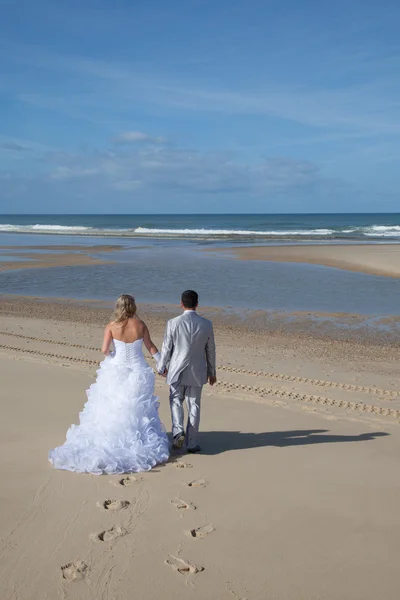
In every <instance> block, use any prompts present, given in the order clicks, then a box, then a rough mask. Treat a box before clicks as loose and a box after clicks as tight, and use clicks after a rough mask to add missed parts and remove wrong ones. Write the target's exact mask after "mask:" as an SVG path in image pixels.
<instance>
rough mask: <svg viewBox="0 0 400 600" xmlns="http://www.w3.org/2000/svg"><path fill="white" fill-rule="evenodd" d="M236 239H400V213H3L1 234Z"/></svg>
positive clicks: (0, 227) (0, 226)
mask: <svg viewBox="0 0 400 600" xmlns="http://www.w3.org/2000/svg"><path fill="white" fill-rule="evenodd" d="M1 232H3V233H31V234H33V233H36V234H44V233H47V234H49V233H51V234H53V235H79V236H97V237H119V238H121V237H124V238H143V237H153V238H154V237H157V238H165V237H175V238H183V239H199V240H211V241H212V240H224V239H228V240H229V241H230V242H232V241H235V240H237V241H252V240H256V241H257V242H260V241H263V240H265V241H270V242H271V241H279V240H285V241H288V240H293V241H299V240H304V241H306V240H307V241H309V240H313V241H320V242H321V241H322V242H329V241H335V242H338V241H366V240H368V241H373V240H376V241H379V240H385V241H389V240H393V241H400V213H397V214H310V215H299V214H286V215H246V214H243V215H206V214H204V215H201V214H200V215H0V233H1Z"/></svg>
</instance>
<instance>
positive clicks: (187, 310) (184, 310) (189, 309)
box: [183, 308, 196, 312]
mask: <svg viewBox="0 0 400 600" xmlns="http://www.w3.org/2000/svg"><path fill="white" fill-rule="evenodd" d="M183 312H196V309H195V308H184V309H183Z"/></svg>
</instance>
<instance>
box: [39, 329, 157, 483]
mask: <svg viewBox="0 0 400 600" xmlns="http://www.w3.org/2000/svg"><path fill="white" fill-rule="evenodd" d="M142 347H143V340H136V341H135V342H132V343H130V344H127V343H125V342H122V341H118V340H114V348H115V350H114V351H113V353H112V355H110V356H107V357H106V358H105V360H103V361H102V363H101V364H100V368H99V370H98V371H97V380H96V382H95V383H93V384H92V385H91V386H90V388H89V389H88V390H87V392H86V394H87V402H86V404H85V406H84V408H83V411H82V412H81V413H80V415H79V425H71V427H70V428H69V429H68V431H67V439H66V442H65V443H64V444H63V445H62V446H59V447H58V448H54V449H52V450H50V452H49V460H50V462H51V464H52V465H53V466H54V467H55V468H56V469H64V470H67V471H76V472H77V473H93V474H95V475H101V474H102V473H108V474H112V473H135V472H139V471H149V470H150V469H151V468H152V467H154V466H155V465H156V464H159V463H163V462H165V461H167V460H168V457H169V443H168V438H167V434H166V431H165V428H164V426H163V425H162V423H161V421H160V418H159V415H158V406H159V403H158V399H157V397H156V396H154V384H155V376H154V373H153V370H152V369H151V368H150V367H149V365H148V364H147V362H146V360H145V358H144V355H143V349H142Z"/></svg>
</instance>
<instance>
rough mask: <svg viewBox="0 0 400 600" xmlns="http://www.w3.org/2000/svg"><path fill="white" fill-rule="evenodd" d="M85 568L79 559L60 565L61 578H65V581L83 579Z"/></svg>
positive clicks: (86, 568)
mask: <svg viewBox="0 0 400 600" xmlns="http://www.w3.org/2000/svg"><path fill="white" fill-rule="evenodd" d="M87 570H88V567H87V565H85V563H84V562H82V561H81V560H77V561H75V562H72V563H68V564H67V565H65V566H64V567H61V572H62V576H63V579H66V580H67V581H79V580H80V579H84V578H85V576H86V573H87Z"/></svg>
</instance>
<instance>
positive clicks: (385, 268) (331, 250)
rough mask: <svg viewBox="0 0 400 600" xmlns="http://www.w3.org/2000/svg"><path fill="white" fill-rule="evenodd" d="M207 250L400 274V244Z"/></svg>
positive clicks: (252, 258) (274, 260)
mask: <svg viewBox="0 0 400 600" xmlns="http://www.w3.org/2000/svg"><path fill="white" fill-rule="evenodd" d="M207 252H223V253H228V254H229V255H233V256H234V257H235V258H238V259H240V260H265V261H272V262H293V263H308V264H314V265H323V266H325V267H335V268H337V269H345V270H346V271H356V272H358V273H368V274H369V275H384V276H386V277H400V244H352V245H350V244H347V245H346V244H342V245H334V244H327V245H309V246H306V245H297V246H296V245H292V246H273V247H272V246H252V247H242V248H239V247H231V248H224V249H222V250H216V249H212V250H207Z"/></svg>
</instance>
